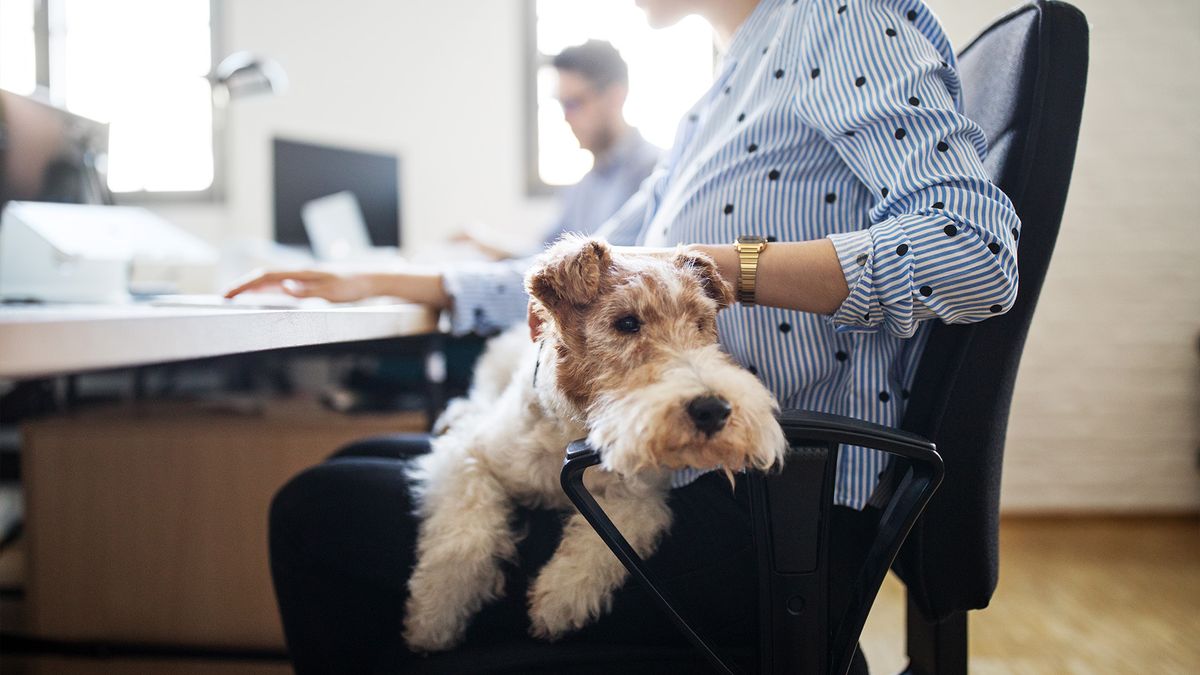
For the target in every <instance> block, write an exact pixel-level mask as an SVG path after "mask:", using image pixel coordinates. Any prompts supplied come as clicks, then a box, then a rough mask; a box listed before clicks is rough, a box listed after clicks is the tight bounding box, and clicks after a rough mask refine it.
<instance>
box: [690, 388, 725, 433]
mask: <svg viewBox="0 0 1200 675" xmlns="http://www.w3.org/2000/svg"><path fill="white" fill-rule="evenodd" d="M731 410H733V408H731V407H730V406H729V401H726V400H725V399H723V398H721V397H719V396H701V397H700V398H697V399H692V402H691V403H689V404H688V407H687V411H688V415H690V416H691V418H692V423H693V424H695V425H696V428H697V429H699V430H700V431H703V432H704V433H706V434H708V435H709V436H712V435H713V434H715V433H717V432H718V431H720V430H721V429H722V428H724V427H725V421H726V420H728V419H729V412H730V411H731Z"/></svg>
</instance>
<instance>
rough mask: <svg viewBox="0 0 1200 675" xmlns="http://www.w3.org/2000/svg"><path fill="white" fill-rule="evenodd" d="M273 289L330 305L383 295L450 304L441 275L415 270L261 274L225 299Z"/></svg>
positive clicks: (440, 305) (434, 304) (443, 305)
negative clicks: (322, 300) (326, 302)
mask: <svg viewBox="0 0 1200 675" xmlns="http://www.w3.org/2000/svg"><path fill="white" fill-rule="evenodd" d="M276 289H280V290H282V291H283V292H284V293H287V294H288V295H291V296H294V297H297V298H324V299H326V300H329V301H330V302H355V301H357V300H362V299H363V298H369V297H372V296H377V295H387V296H392V297H396V298H402V299H404V300H408V301H409V302H415V303H419V304H422V305H429V306H430V307H434V308H436V309H444V308H446V307H447V306H448V305H449V304H450V296H449V295H447V294H446V287H445V284H444V283H443V282H442V275H441V273H440V272H437V271H432V270H416V269H414V270H413V271H410V272H380V273H370V274H337V273H335V272H324V271H321V270H290V271H284V272H262V273H258V274H256V275H255V276H254V277H253V278H251V279H250V280H248V281H246V282H244V283H241V284H238V285H237V286H235V287H234V288H231V289H229V291H227V292H226V293H225V297H227V298H232V297H233V296H235V295H237V294H239V293H247V292H251V291H266V290H276Z"/></svg>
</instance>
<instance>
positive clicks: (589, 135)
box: [554, 40, 629, 154]
mask: <svg viewBox="0 0 1200 675" xmlns="http://www.w3.org/2000/svg"><path fill="white" fill-rule="evenodd" d="M554 68H555V69H556V70H558V101H559V103H561V104H562V108H563V116H564V117H565V118H566V120H567V124H568V125H570V127H571V131H572V133H574V134H575V138H577V139H578V140H579V145H580V146H581V147H583V149H585V150H588V151H589V152H591V153H593V154H596V153H602V152H604V151H606V150H608V149H609V147H611V146H612V144H613V142H614V141H615V140H616V138H617V136H618V135H619V134H620V132H621V130H622V128H623V127H624V124H625V118H624V117H623V115H622V112H621V111H622V109H623V108H624V107H625V96H626V95H627V94H628V92H629V68H628V67H627V66H626V65H625V61H624V60H623V59H622V58H621V55H620V54H619V53H618V52H617V50H616V49H615V48H614V47H613V46H612V45H611V44H609V43H607V42H602V41H600V40H588V41H587V42H585V43H583V44H581V45H578V46H575V47H567V48H566V49H564V50H562V52H561V53H560V54H559V55H558V56H556V57H554Z"/></svg>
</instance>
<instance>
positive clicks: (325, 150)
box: [273, 138, 400, 246]
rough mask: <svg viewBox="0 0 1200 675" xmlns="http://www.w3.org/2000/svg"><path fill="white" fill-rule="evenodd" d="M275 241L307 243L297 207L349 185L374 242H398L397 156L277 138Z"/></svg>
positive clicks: (274, 154)
mask: <svg viewBox="0 0 1200 675" xmlns="http://www.w3.org/2000/svg"><path fill="white" fill-rule="evenodd" d="M273 157H274V163H275V165H274V174H275V241H277V242H279V243H281V244H303V245H308V244H309V241H308V234H307V233H306V232H305V229H304V220H303V218H302V217H301V211H302V209H303V208H304V205H305V204H307V203H308V202H310V201H312V200H314V199H317V198H320V197H326V196H328V195H331V194H334V193H337V192H342V191H349V192H352V193H354V196H355V197H356V198H357V199H358V203H359V205H360V206H361V207H362V215H363V220H364V221H365V222H366V224H367V232H368V233H369V234H370V237H371V244H372V245H374V246H399V245H400V160H399V158H398V157H397V156H396V155H390V154H385V153H377V152H364V151H361V150H349V149H346V148H338V147H333V146H328V145H317V144H313V143H304V142H300V141H293V140H285V139H280V138H276V139H275V140H274V148H273Z"/></svg>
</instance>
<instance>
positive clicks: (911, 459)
mask: <svg viewBox="0 0 1200 675" xmlns="http://www.w3.org/2000/svg"><path fill="white" fill-rule="evenodd" d="M779 423H780V426H782V427H783V431H784V434H785V436H786V437H787V440H788V443H789V445H790V446H792V447H796V446H804V445H813V444H814V443H816V444H823V445H828V446H829V447H830V448H831V449H832V450H833V452H834V453H836V448H837V445H838V444H846V445H857V446H863V447H868V448H873V449H877V450H881V451H884V452H887V453H890V454H892V455H895V456H898V457H900V458H903V459H904V460H907V462H908V465H907V466H905V467H904V470H903V471H902V472H901V473H900V475H898V476H897V477H896V486H895V489H894V491H893V493H892V495H891V499H890V500H889V502H888V504H887V506H886V507H885V508H884V511H883V515H882V517H881V519H880V523H879V528H878V531H877V533H876V536H875V540H874V541H873V542H872V544H871V546H870V549H869V550H868V553H867V561H866V562H865V563H864V565H863V567H862V569H861V571H860V573H859V575H858V577H857V580H856V582H855V584H854V588H853V589H852V592H851V598H852V599H851V602H850V606H849V608H848V609H847V611H846V613H845V615H844V616H843V617H842V620H841V621H840V622H839V623H838V626H836V627H835V630H834V631H833V640H832V644H831V648H830V650H831V659H830V660H831V663H832V664H836V665H834V666H833V667H832V668H831V670H841V671H842V672H844V668H843V667H842V666H843V664H844V666H845V667H848V666H849V664H850V659H851V658H852V657H853V653H854V645H855V643H856V642H857V636H858V635H859V634H860V633H861V631H862V624H863V623H864V622H865V621H866V615H867V612H868V611H869V610H870V604H871V602H873V600H874V597H875V594H876V593H877V592H878V590H879V586H880V584H882V582H883V577H884V576H885V575H886V574H887V570H888V567H889V566H890V565H891V563H892V560H894V559H895V556H896V553H897V552H898V551H899V549H900V546H901V544H902V543H903V542H904V537H906V536H907V535H908V532H909V530H910V529H911V528H912V525H913V523H914V522H915V521H916V519H917V517H918V516H919V515H920V513H921V511H922V510H923V509H924V508H925V505H926V504H927V503H928V502H929V498H930V497H931V496H932V495H933V492H934V490H936V489H937V486H938V484H940V483H941V480H942V474H943V471H944V469H943V465H942V459H941V457H940V456H939V455H938V454H937V451H936V448H935V447H934V444H933V443H932V442H930V441H928V440H926V439H924V438H922V437H920V436H917V435H915V434H911V433H908V432H905V431H902V430H899V429H894V428H892V427H885V426H882V425H879V424H873V423H871V422H865V421H863V420H859V419H855V418H852V417H845V416H842V415H832V414H828V413H819V412H812V411H802V410H785V411H783V412H782V413H781V414H780V416H779ZM834 457H836V454H834ZM599 463H600V453H599V451H597V450H596V449H594V448H592V447H590V446H588V445H587V443H586V442H584V441H582V440H580V441H575V442H574V443H571V445H570V446H569V447H568V448H567V453H566V459H565V461H564V462H563V469H562V474H561V477H560V478H561V484H562V488H563V491H564V492H565V493H566V495H567V497H568V498H569V499H570V500H571V502H572V503H573V504H574V505H575V507H576V508H577V509H579V512H580V514H582V515H583V517H584V518H585V519H586V520H587V522H588V523H589V524H590V525H591V526H592V528H593V529H594V530H596V533H597V534H598V535H599V536H600V538H601V539H602V540H603V541H604V543H605V544H607V545H608V547H609V548H610V549H611V550H612V552H613V553H614V554H615V555H616V556H617V558H618V559H619V560H620V561H621V563H622V564H623V565H624V566H625V568H626V569H627V570H629V573H630V575H631V576H633V577H634V578H635V579H637V580H638V582H639V583H640V584H642V586H643V587H644V588H645V589H646V591H647V592H648V593H649V594H650V596H651V597H652V598H653V599H654V601H655V603H657V604H658V606H659V608H660V609H662V610H663V612H664V613H666V615H667V616H668V618H669V619H670V620H671V621H672V622H673V623H674V624H675V625H676V627H678V628H679V630H680V631H681V632H682V633H683V634H684V635H685V636H686V637H687V638H688V640H689V641H691V643H692V644H693V645H695V647H696V648H697V649H698V650H700V652H701V653H702V654H704V656H705V657H706V658H707V659H708V661H709V662H710V663H711V664H712V666H713V668H714V669H716V671H717V672H720V673H729V674H732V673H734V672H735V671H734V669H732V668H731V667H730V666H729V665H727V664H725V663H724V662H723V661H722V660H721V658H720V657H719V656H717V654H716V652H715V651H713V649H712V648H711V647H710V646H709V645H708V644H707V643H706V642H705V641H704V640H703V638H701V637H700V636H699V635H698V634H697V633H696V631H695V630H693V629H692V627H691V626H690V625H688V623H687V621H686V620H685V619H684V618H683V617H682V616H681V615H680V614H679V612H678V611H676V610H675V608H674V607H673V606H672V605H671V603H670V600H669V599H668V598H666V596H664V595H663V593H662V592H661V591H660V590H659V589H658V587H657V586H656V585H655V583H654V581H653V580H652V579H651V578H650V576H649V574H648V573H647V571H646V569H645V567H644V564H643V562H642V559H641V557H639V556H638V555H637V553H636V552H635V551H634V550H633V547H631V546H630V545H629V542H628V541H626V539H625V537H624V536H623V535H622V534H621V532H620V530H618V529H617V528H616V526H615V525H614V524H613V522H612V520H611V519H610V518H609V517H608V515H607V514H605V513H604V511H603V509H601V508H600V506H599V504H597V503H596V500H595V499H594V498H593V497H592V495H591V494H590V493H589V492H588V491H587V488H586V487H585V486H584V483H583V475H584V472H585V471H586V470H587V469H588V468H589V467H592V466H596V465H597V464H599ZM763 508H766V509H767V510H768V511H769V510H770V506H764V507H763ZM770 515H771V514H769V513H768V516H770ZM776 515H778V516H780V517H784V516H786V514H776ZM851 638H853V639H851ZM847 645H848V647H847ZM847 648H848V651H847Z"/></svg>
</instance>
